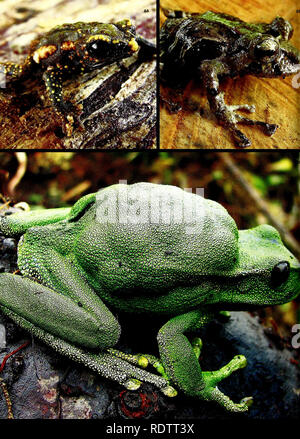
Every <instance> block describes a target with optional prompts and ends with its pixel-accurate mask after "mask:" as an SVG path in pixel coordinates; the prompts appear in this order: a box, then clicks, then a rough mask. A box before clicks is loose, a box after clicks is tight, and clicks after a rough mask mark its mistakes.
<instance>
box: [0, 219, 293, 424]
mask: <svg viewBox="0 0 300 439" xmlns="http://www.w3.org/2000/svg"><path fill="white" fill-rule="evenodd" d="M0 212H1V210H0ZM2 213H3V211H2ZM7 239H9V241H7ZM0 267H2V268H1V272H9V271H10V272H14V271H15V270H16V246H15V243H14V241H12V240H11V238H9V237H4V236H0ZM119 320H120V323H121V326H122V328H123V333H122V337H121V340H120V342H119V345H118V348H119V349H121V350H126V351H128V352H130V353H134V352H144V353H153V354H154V355H157V350H156V349H157V347H156V334H157V331H158V329H159V327H160V325H161V324H162V321H160V320H157V321H156V320H154V319H153V318H149V319H145V317H144V316H142V317H139V316H135V318H134V319H133V318H132V316H130V317H129V318H128V316H126V315H120V316H119ZM140 328H142V330H141V329H140ZM137 329H138V330H137ZM139 333H140V334H142V335H141V336H138V335H137V334H139ZM198 335H199V336H201V338H202V340H203V350H202V353H201V358H200V361H201V366H202V369H203V370H214V369H218V368H220V367H222V366H223V365H224V364H226V363H227V362H228V361H230V360H231V359H232V357H233V356H234V355H237V354H243V355H245V356H246V358H247V360H248V365H247V367H246V368H245V369H242V370H239V371H237V372H235V373H234V374H233V375H232V376H231V377H229V378H227V379H226V380H224V381H222V382H221V383H220V385H219V387H220V389H221V390H222V391H223V392H224V393H225V394H227V395H228V396H230V397H231V398H232V399H233V400H234V401H236V402H237V401H239V400H240V399H241V398H243V397H245V396H253V397H254V403H253V405H252V407H251V408H250V410H249V411H248V413H246V414H232V413H226V412H225V411H224V410H223V409H222V408H220V407H218V406H216V405H215V404H214V403H211V402H210V403H207V402H204V401H200V400H195V399H191V398H187V397H185V396H184V395H182V394H181V393H179V395H178V396H177V397H175V398H167V397H166V396H164V395H163V394H162V393H161V392H159V391H158V389H156V388H154V387H153V386H151V385H148V384H147V385H143V386H141V388H140V389H138V390H137V391H134V392H132V391H127V390H126V389H124V388H123V387H121V386H119V385H118V384H117V383H114V382H111V381H108V380H105V379H103V378H102V377H100V376H99V375H97V374H95V373H93V372H91V371H89V370H88V369H87V368H84V367H82V366H80V365H78V364H76V363H74V362H72V361H70V360H68V359H67V358H65V357H62V356H60V355H58V354H57V353H56V352H55V351H54V350H53V349H51V348H49V347H47V346H46V345H45V344H43V343H41V342H39V341H38V340H37V339H36V338H33V337H32V336H31V335H30V334H28V333H27V332H25V331H23V330H22V329H20V328H19V327H18V326H17V325H15V324H14V323H13V322H12V321H11V320H10V319H8V318H6V317H5V316H4V315H3V314H2V313H1V312H0V364H1V362H2V360H3V358H4V357H5V356H6V355H7V354H8V353H10V352H12V351H14V350H15V349H17V348H18V347H19V346H21V345H22V344H23V343H25V342H26V341H29V342H30V343H29V345H28V346H26V347H24V348H23V349H21V350H20V351H18V352H17V353H16V354H15V355H12V356H11V357H10V358H9V359H8V360H7V362H6V364H5V366H4V368H3V370H2V371H1V372H0V377H1V378H2V380H3V381H4V382H5V383H6V386H7V389H8V393H9V396H10V399H11V402H12V411H13V415H14V418H16V419H39V418H43V419H58V418H60V419H61V418H62V419H91V418H94V419H155V418H160V419H165V420H169V419H172V420H176V419H177V420H179V419H181V420H182V419H186V420H188V419H222V420H223V419H229V420H230V419H236V418H239V419H249V418H250V419H298V418H299V414H300V397H299V383H300V377H299V375H300V372H299V366H297V364H296V363H297V361H296V360H295V357H296V355H298V352H296V351H295V350H294V351H293V350H292V349H291V348H290V347H289V346H288V345H287V344H286V343H283V342H282V340H280V339H279V338H278V337H276V336H274V334H272V333H270V334H268V331H266V329H265V328H264V327H263V326H262V325H261V324H260V323H259V319H258V316H253V315H250V314H248V313H245V312H232V313H231V318H230V320H229V321H228V322H226V323H221V322H220V321H218V320H214V321H212V322H211V323H209V324H208V325H207V326H206V328H204V329H203V330H202V331H201V332H199V334H198ZM129 346H130V348H129ZM6 417H7V405H6V401H5V398H4V394H3V392H2V391H1V389H0V419H5V418H6Z"/></svg>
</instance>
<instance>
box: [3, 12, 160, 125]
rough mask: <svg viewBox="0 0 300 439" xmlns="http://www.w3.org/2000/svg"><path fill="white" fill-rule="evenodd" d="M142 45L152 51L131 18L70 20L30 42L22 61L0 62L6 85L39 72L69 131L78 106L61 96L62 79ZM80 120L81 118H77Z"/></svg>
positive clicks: (91, 68)
mask: <svg viewBox="0 0 300 439" xmlns="http://www.w3.org/2000/svg"><path fill="white" fill-rule="evenodd" d="M140 47H142V48H143V49H146V51H145V50H143V51H142V52H143V53H145V52H147V53H149V52H152V53H154V51H155V46H154V45H153V44H152V43H150V42H148V41H147V40H145V39H144V38H142V37H140V36H138V35H136V32H135V27H134V26H133V25H132V23H131V22H130V20H128V19H125V20H123V21H120V22H117V23H114V24H113V23H109V24H107V23H98V22H92V23H83V22H78V23H72V24H63V25H61V26H57V27H55V28H53V29H52V30H50V31H49V32H47V33H46V34H44V35H41V36H40V37H39V38H38V39H36V40H34V41H33V42H32V43H31V46H30V50H29V54H28V56H27V58H26V59H25V61H24V63H23V64H20V65H19V64H15V63H12V62H7V63H0V67H1V66H2V69H4V72H3V73H5V75H6V85H7V86H9V85H10V84H11V85H13V84H14V83H16V81H22V80H24V79H25V78H27V77H28V76H29V75H31V74H33V73H40V74H41V75H42V77H43V80H44V82H45V84H46V88H47V92H48V95H49V98H50V100H51V102H52V105H53V106H54V108H55V109H56V111H57V112H58V113H59V115H61V116H62V117H63V118H64V131H65V132H66V133H67V134H71V133H72V128H73V124H74V118H75V119H78V113H79V110H80V109H79V108H76V107H75V106H74V105H73V104H72V103H71V102H69V101H66V100H65V99H64V97H63V89H62V81H63V80H64V79H67V78H68V77H69V76H70V75H72V74H80V73H84V72H90V71H93V70H94V69H99V68H102V67H104V66H106V65H109V64H112V63H114V62H116V61H120V60H122V59H124V58H127V57H129V56H131V55H133V54H134V53H136V52H138V50H139V49H140ZM78 122H79V123H80V120H79V119H78Z"/></svg>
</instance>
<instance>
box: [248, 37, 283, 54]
mask: <svg viewBox="0 0 300 439" xmlns="http://www.w3.org/2000/svg"><path fill="white" fill-rule="evenodd" d="M278 50H279V45H278V43H277V41H276V40H274V39H273V38H266V39H264V40H262V41H261V42H260V43H258V44H257V45H256V47H255V49H254V54H255V56H256V57H257V58H264V57H272V56H273V55H276V54H277V53H278Z"/></svg>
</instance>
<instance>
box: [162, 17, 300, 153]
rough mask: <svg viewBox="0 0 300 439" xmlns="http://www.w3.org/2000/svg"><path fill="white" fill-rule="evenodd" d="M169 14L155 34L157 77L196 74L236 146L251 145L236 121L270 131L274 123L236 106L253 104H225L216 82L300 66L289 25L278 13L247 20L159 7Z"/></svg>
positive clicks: (174, 79) (179, 78)
mask: <svg viewBox="0 0 300 439" xmlns="http://www.w3.org/2000/svg"><path fill="white" fill-rule="evenodd" d="M164 13H165V15H166V16H167V17H168V18H167V20H166V21H165V23H164V25H163V27H162V29H161V34H160V63H161V79H162V80H163V81H164V82H165V83H166V84H167V85H170V86H177V87H178V86H183V85H184V84H185V83H186V82H187V81H188V80H190V79H192V78H200V79H201V81H202V83H203V85H204V87H205V88H206V91H207V96H208V100H209V104H210V108H211V110H212V112H213V113H214V114H215V116H216V118H217V120H218V122H219V123H220V124H222V125H224V126H225V127H226V128H228V129H229V130H230V132H231V133H232V136H233V138H234V141H235V143H236V145H237V146H239V147H247V146H250V145H251V142H250V140H249V139H248V138H247V137H246V136H245V135H244V134H243V133H242V132H241V131H240V130H239V129H238V128H237V124H238V123H243V124H246V125H258V126H259V127H260V128H262V130H263V132H264V133H265V134H267V135H269V136H271V135H272V134H274V133H275V131H276V129H277V128H278V125H276V124H269V123H265V122H261V121H257V120H252V119H249V118H246V117H243V116H241V115H240V114H238V113H236V110H246V111H249V112H253V111H254V110H255V107H254V106H253V105H226V104H225V101H224V96H223V93H222V92H221V91H220V90H219V81H220V80H222V79H223V78H225V77H237V76H243V75H247V74H250V75H254V76H261V77H267V78H271V77H278V76H283V77H284V76H285V75H290V74H294V73H297V72H299V71H300V53H299V51H298V50H297V49H295V48H294V47H293V46H292V45H291V44H290V43H289V42H288V40H289V39H290V38H291V37H292V34H293V28H292V26H291V24H290V23H289V22H288V21H287V20H285V19H283V18H282V17H276V18H275V19H274V20H273V21H272V22H271V23H269V24H268V23H246V22H244V21H242V20H240V19H239V18H236V17H233V16H231V15H226V14H220V13H215V12H211V11H207V12H205V13H204V14H199V13H189V12H182V11H164Z"/></svg>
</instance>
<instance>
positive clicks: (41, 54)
mask: <svg viewBox="0 0 300 439" xmlns="http://www.w3.org/2000/svg"><path fill="white" fill-rule="evenodd" d="M56 51H57V47H56V46H42V47H40V48H39V49H37V50H36V51H35V52H34V53H33V57H32V58H33V60H34V61H35V62H36V63H37V64H39V62H40V60H41V59H47V58H48V57H49V56H51V55H53V53H55V52H56Z"/></svg>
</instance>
